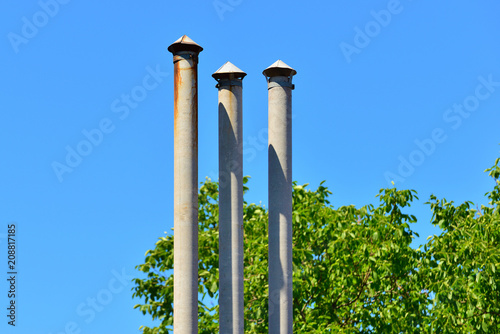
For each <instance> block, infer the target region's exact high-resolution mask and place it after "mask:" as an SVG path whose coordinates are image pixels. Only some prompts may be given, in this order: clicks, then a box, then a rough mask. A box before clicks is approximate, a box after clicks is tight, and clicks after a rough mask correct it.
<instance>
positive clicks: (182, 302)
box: [168, 35, 203, 334]
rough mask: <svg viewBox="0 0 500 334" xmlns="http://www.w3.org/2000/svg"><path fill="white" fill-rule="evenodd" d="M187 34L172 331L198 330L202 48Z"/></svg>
mask: <svg viewBox="0 0 500 334" xmlns="http://www.w3.org/2000/svg"><path fill="white" fill-rule="evenodd" d="M202 50H203V48H202V47H201V46H199V45H198V44H196V43H195V42H193V40H191V39H190V38H189V37H187V36H186V35H184V36H182V37H181V38H179V39H178V40H177V41H175V42H174V43H173V44H172V45H170V46H169V47H168V51H170V52H172V53H173V55H174V333H175V334H197V333H198V54H199V53H200V52H201V51H202Z"/></svg>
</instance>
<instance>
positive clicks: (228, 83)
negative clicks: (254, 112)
mask: <svg viewBox="0 0 500 334" xmlns="http://www.w3.org/2000/svg"><path fill="white" fill-rule="evenodd" d="M245 75H246V73H245V72H243V71H241V70H240V69H239V68H237V67H236V66H234V65H233V64H231V63H230V62H227V63H225V64H224V65H223V66H222V67H221V68H219V70H218V71H216V72H215V73H214V74H213V75H212V76H213V77H214V78H215V79H216V80H217V82H218V85H217V87H218V89H219V333H222V334H243V329H244V314H243V133H242V131H243V127H242V111H243V110H242V92H243V87H242V79H243V77H245Z"/></svg>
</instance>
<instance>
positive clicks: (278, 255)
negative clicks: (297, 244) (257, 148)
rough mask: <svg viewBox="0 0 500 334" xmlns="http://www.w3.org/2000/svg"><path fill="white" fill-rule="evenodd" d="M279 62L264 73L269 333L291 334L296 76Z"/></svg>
mask: <svg viewBox="0 0 500 334" xmlns="http://www.w3.org/2000/svg"><path fill="white" fill-rule="evenodd" d="M296 73H297V72H296V71H295V70H294V69H293V68H291V67H290V66H288V65H286V64H285V63H283V62H282V61H281V60H278V61H277V62H275V63H274V64H272V65H271V66H270V67H268V68H267V69H265V70H264V72H263V74H264V75H265V76H266V78H267V81H268V92H269V121H268V126H269V146H268V149H269V152H268V153H269V333H270V334H291V333H292V328H293V286H292V89H293V88H294V86H293V85H292V77H293V76H294V75H295V74H296Z"/></svg>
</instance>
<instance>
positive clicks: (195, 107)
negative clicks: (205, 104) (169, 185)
mask: <svg viewBox="0 0 500 334" xmlns="http://www.w3.org/2000/svg"><path fill="white" fill-rule="evenodd" d="M197 65H198V64H197V63H196V60H195V61H193V66H192V67H191V69H192V70H193V90H194V92H193V132H194V134H193V139H194V140H193V148H194V149H195V150H196V151H198V66H197Z"/></svg>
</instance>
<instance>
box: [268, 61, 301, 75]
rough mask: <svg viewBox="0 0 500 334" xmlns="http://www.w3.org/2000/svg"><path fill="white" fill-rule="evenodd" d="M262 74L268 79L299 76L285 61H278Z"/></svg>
mask: <svg viewBox="0 0 500 334" xmlns="http://www.w3.org/2000/svg"><path fill="white" fill-rule="evenodd" d="M262 74H264V75H265V76H266V77H275V76H287V77H289V76H294V75H295V74H297V71H295V70H294V69H293V68H291V67H290V66H288V65H287V64H285V63H284V62H283V61H281V60H280V59H278V60H277V61H276V62H275V63H274V64H272V65H271V66H269V67H268V68H266V69H265V70H264V71H263V72H262Z"/></svg>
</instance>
